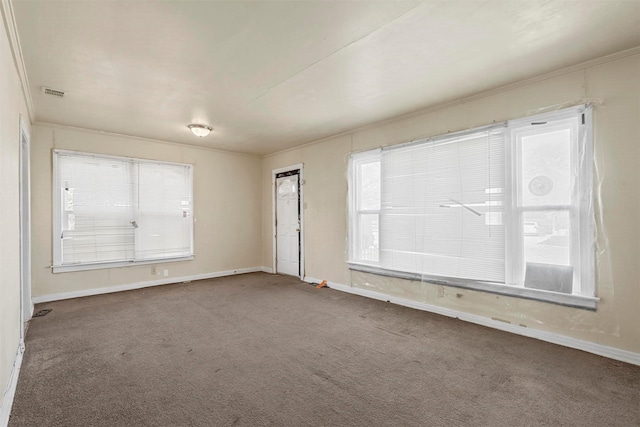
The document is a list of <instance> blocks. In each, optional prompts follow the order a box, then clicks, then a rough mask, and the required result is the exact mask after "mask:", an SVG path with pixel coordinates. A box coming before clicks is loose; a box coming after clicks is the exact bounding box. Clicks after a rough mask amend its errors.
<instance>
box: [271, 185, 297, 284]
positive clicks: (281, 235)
mask: <svg viewBox="0 0 640 427" xmlns="http://www.w3.org/2000/svg"><path fill="white" fill-rule="evenodd" d="M299 177H300V175H299V174H297V173H296V174H294V175H289V176H283V177H280V178H276V221H277V223H276V224H277V225H276V250H277V252H276V257H277V266H276V269H277V272H278V273H281V274H290V275H292V276H299V275H300V204H299V191H298V190H299V181H300V180H299Z"/></svg>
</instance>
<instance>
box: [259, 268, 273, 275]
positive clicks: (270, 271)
mask: <svg viewBox="0 0 640 427" xmlns="http://www.w3.org/2000/svg"><path fill="white" fill-rule="evenodd" d="M260 271H262V272H263V273H269V274H273V269H272V268H271V267H265V266H262V267H260Z"/></svg>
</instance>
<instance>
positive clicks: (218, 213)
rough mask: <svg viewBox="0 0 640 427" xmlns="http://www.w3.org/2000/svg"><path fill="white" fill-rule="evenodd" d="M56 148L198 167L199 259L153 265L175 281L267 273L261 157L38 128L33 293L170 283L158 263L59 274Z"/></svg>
mask: <svg viewBox="0 0 640 427" xmlns="http://www.w3.org/2000/svg"><path fill="white" fill-rule="evenodd" d="M54 148H58V149H65V150H75V151H84V152H89V153H101V154H110V155H118V156H128V157H137V158H143V159H153V160H164V161H173V162H181V163H190V164H193V165H194V171H193V174H194V175H193V176H194V218H195V220H196V222H195V231H194V243H195V254H196V256H195V260H193V261H181V262H171V263H162V264H153V266H155V267H156V269H157V271H162V270H164V269H168V270H169V278H181V277H185V276H193V275H201V274H208V273H216V272H220V271H227V270H235V269H241V268H252V267H259V266H260V265H261V264H260V261H261V257H260V245H259V244H256V237H259V236H260V216H261V210H260V200H261V195H260V170H261V161H260V159H259V158H258V157H255V156H248V155H242V154H231V153H226V152H222V151H214V150H207V149H199V148H195V147H188V146H181V145H177V144H170V143H164V142H160V141H152V140H146V139H139V138H129V137H125V136H118V135H111V134H105V133H97V132H90V131H82V130H74V129H69V128H57V127H55V128H54V127H50V126H45V125H36V126H33V131H32V136H31V187H32V203H31V209H32V218H33V223H32V248H33V250H32V295H33V297H42V296H46V295H51V294H60V293H67V292H82V291H87V290H91V289H98V288H105V287H112V286H119V285H128V284H132V283H141V282H148V281H154V280H158V279H165V278H164V277H160V276H158V275H155V276H154V275H152V274H151V268H152V266H151V265H140V266H132V267H121V268H109V269H101V270H91V271H80V272H70V273H56V274H54V273H52V272H51V269H50V266H51V265H52V256H53V254H52V204H51V203H52V202H51V199H52V182H51V180H52V152H53V151H52V150H53V149H54Z"/></svg>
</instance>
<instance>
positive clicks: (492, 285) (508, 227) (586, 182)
mask: <svg viewBox="0 0 640 427" xmlns="http://www.w3.org/2000/svg"><path fill="white" fill-rule="evenodd" d="M580 115H582V123H581V124H582V125H583V126H580V125H578V126H577V132H576V137H575V143H576V144H577V147H573V146H572V147H571V157H572V171H575V173H576V179H577V181H576V183H575V185H574V186H573V190H572V199H571V205H569V206H563V207H562V208H563V210H564V209H566V210H567V211H568V212H569V213H570V215H574V216H576V217H577V219H578V221H577V225H576V221H574V219H573V218H572V217H571V216H570V218H571V227H572V231H571V232H572V233H574V234H575V235H576V236H577V237H578V238H577V239H573V238H572V244H571V248H570V253H571V256H572V265H573V266H574V269H577V274H574V277H575V276H577V277H579V278H580V281H579V283H578V284H577V285H576V284H574V288H573V291H574V292H578V293H571V294H566V293H561V292H554V291H549V290H542V289H532V288H525V287H524V283H519V280H514V278H515V277H516V276H518V275H519V274H521V273H522V271H523V268H524V261H523V260H524V252H523V251H524V246H523V242H524V240H523V239H524V234H523V233H524V231H523V217H524V213H523V212H524V211H525V210H527V209H528V208H527V207H522V206H519V202H518V200H519V194H518V186H519V179H520V177H519V174H520V172H521V169H520V168H519V162H520V159H521V157H520V155H519V154H520V153H519V143H515V141H516V137H515V135H517V132H518V130H519V129H520V130H521V129H522V128H523V127H524V125H525V124H529V125H530V124H531V123H532V122H538V121H553V122H559V121H560V120H568V119H569V118H575V117H579V116H580ZM495 125H496V124H493V125H491V126H495ZM502 125H503V126H506V127H507V135H506V137H505V163H506V164H505V174H506V181H505V189H504V191H505V193H506V195H505V196H506V200H505V211H504V218H505V219H504V221H505V222H504V226H505V270H506V271H505V283H497V282H484V281H478V280H471V279H461V278H450V277H439V276H432V275H428V274H419V273H411V272H407V271H397V270H392V269H388V268H385V267H382V266H381V265H380V262H377V263H375V262H367V261H363V260H359V259H356V258H355V255H356V254H357V247H356V242H357V240H358V236H357V228H356V226H357V224H358V222H357V217H358V215H359V214H360V212H358V210H357V208H358V206H357V203H358V200H357V198H358V195H357V194H356V193H357V183H356V178H357V177H356V175H355V173H356V171H355V170H356V169H357V167H356V166H354V163H356V165H357V162H358V159H366V158H369V159H371V158H373V157H374V156H377V157H378V158H379V159H380V158H381V152H382V150H384V149H387V148H382V149H377V150H369V151H365V152H360V153H355V154H352V156H351V157H350V161H349V168H350V171H349V174H348V178H349V183H348V184H349V185H348V188H349V191H348V192H349V222H348V224H349V255H348V261H347V264H348V266H349V268H350V269H352V270H357V271H363V272H367V273H373V274H378V275H383V276H390V277H399V278H404V279H409V280H412V281H423V282H429V283H434V284H442V285H447V286H454V287H460V288H466V289H473V290H480V291H485V292H491V293H496V294H501V295H508V296H514V297H519V298H525V299H533V300H538V301H545V302H550V303H555V304H560V305H565V306H570V307H577V308H584V309H589V310H595V309H596V304H597V301H599V298H597V296H596V295H595V251H594V242H595V220H594V214H593V201H592V193H593V190H594V187H593V134H592V132H593V119H592V108H591V107H590V106H589V105H581V106H577V107H571V108H567V109H564V110H559V111H554V112H550V113H543V114H539V115H534V116H528V117H524V118H521V119H517V120H511V121H508V122H504V123H502ZM486 128H487V127H486V126H483V127H478V128H475V129H471V130H468V131H463V132H457V133H450V134H446V135H441V136H436V137H433V138H427V139H426V140H434V141H435V140H440V139H446V138H455V137H457V136H459V135H461V134H464V133H472V132H479V131H482V130H483V129H486ZM424 141H425V139H422V140H418V141H413V142H408V143H404V144H400V145H394V146H390V147H388V149H393V148H395V147H398V146H403V145H407V144H414V143H420V142H424ZM571 143H572V144H573V143H574V141H573V139H572V142H571ZM574 160H575V164H574ZM360 161H362V160H360ZM369 161H371V160H369ZM574 166H575V168H574ZM539 209H541V208H539ZM378 214H379V211H378ZM574 228H575V230H574ZM519 230H522V231H519ZM576 230H577V233H576V232H575V231H576ZM378 236H379V241H380V242H382V240H383V239H384V236H381V235H380V234H378ZM380 246H382V245H380ZM512 254H515V255H512ZM574 258H575V259H574ZM378 259H380V255H379V257H378ZM576 286H577V288H576Z"/></svg>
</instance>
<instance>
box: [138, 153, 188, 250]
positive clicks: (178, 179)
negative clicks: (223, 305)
mask: <svg viewBox="0 0 640 427" xmlns="http://www.w3.org/2000/svg"><path fill="white" fill-rule="evenodd" d="M189 181H190V168H189V167H188V166H184V165H167V164H153V163H141V164H139V165H138V206H137V214H136V222H137V224H138V228H137V230H136V233H137V235H136V258H137V259H144V260H146V259H155V258H159V257H180V256H187V255H190V254H191V238H190V236H191V224H192V221H191V216H192V206H191V196H190V189H191V186H190V184H189Z"/></svg>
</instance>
